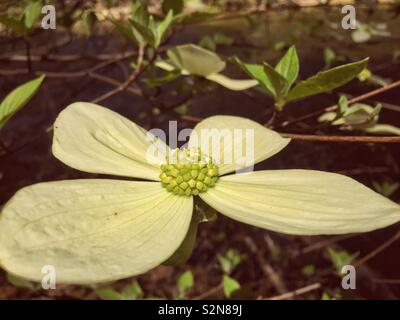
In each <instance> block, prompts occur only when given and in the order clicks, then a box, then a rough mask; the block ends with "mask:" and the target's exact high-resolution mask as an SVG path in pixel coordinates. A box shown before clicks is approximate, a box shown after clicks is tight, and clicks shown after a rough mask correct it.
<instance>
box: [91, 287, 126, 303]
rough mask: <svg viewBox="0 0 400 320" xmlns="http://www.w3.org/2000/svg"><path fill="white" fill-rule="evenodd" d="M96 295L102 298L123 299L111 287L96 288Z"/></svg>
mask: <svg viewBox="0 0 400 320" xmlns="http://www.w3.org/2000/svg"><path fill="white" fill-rule="evenodd" d="M96 294H97V296H98V297H99V298H100V299H102V300H125V299H124V296H123V295H122V294H120V293H119V292H117V291H115V290H114V289H113V288H100V289H97V290H96Z"/></svg>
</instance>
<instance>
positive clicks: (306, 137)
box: [279, 133, 400, 143]
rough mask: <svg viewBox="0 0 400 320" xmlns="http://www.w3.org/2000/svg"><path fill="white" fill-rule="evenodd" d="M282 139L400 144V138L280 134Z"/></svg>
mask: <svg viewBox="0 0 400 320" xmlns="http://www.w3.org/2000/svg"><path fill="white" fill-rule="evenodd" d="M279 134H280V135H281V136H282V137H285V138H291V139H293V140H301V141H321V142H362V143H399V142H400V136H384V137H373V136H323V135H314V134H294V133H279Z"/></svg>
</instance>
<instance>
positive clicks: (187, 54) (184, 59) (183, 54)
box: [167, 44, 225, 77]
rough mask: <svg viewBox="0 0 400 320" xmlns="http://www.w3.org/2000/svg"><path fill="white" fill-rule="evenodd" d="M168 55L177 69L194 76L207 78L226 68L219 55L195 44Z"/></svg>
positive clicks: (177, 49) (181, 47)
mask: <svg viewBox="0 0 400 320" xmlns="http://www.w3.org/2000/svg"><path fill="white" fill-rule="evenodd" d="M167 55H168V57H169V59H170V60H171V62H172V64H173V65H174V66H175V67H176V68H178V69H180V70H182V71H186V72H187V73H189V74H192V75H198V76H203V77H207V76H209V75H211V74H213V73H218V72H220V71H222V70H223V69H224V68H225V62H224V61H222V60H221V58H220V57H218V55H216V54H215V53H214V52H212V51H209V50H206V49H204V48H201V47H199V46H196V45H194V44H186V45H181V46H177V47H175V48H172V49H169V50H168V51H167Z"/></svg>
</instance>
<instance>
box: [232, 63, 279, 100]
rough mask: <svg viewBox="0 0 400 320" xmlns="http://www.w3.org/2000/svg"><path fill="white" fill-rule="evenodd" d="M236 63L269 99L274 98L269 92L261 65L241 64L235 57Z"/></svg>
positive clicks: (268, 85) (267, 82) (268, 84)
mask: <svg viewBox="0 0 400 320" xmlns="http://www.w3.org/2000/svg"><path fill="white" fill-rule="evenodd" d="M235 61H236V63H237V64H238V65H239V66H240V67H241V68H242V69H243V70H244V71H245V72H246V73H247V74H248V75H249V76H250V77H252V78H253V79H255V80H257V81H258V83H259V84H260V86H261V88H262V89H263V90H264V91H265V92H266V93H267V94H268V95H270V96H271V97H273V98H275V94H274V92H273V91H271V89H270V87H271V84H270V81H269V79H268V77H267V74H266V73H265V71H264V66H263V65H262V64H253V63H243V62H242V61H240V59H239V58H237V57H235Z"/></svg>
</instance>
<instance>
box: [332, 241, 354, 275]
mask: <svg viewBox="0 0 400 320" xmlns="http://www.w3.org/2000/svg"><path fill="white" fill-rule="evenodd" d="M328 254H329V258H330V260H331V262H332V264H333V266H334V267H335V269H336V271H337V273H338V274H339V275H341V270H342V267H343V266H345V265H349V264H351V263H352V262H353V261H354V259H355V258H357V257H358V254H359V253H358V252H356V253H354V254H350V253H348V252H347V251H345V250H334V249H332V248H328Z"/></svg>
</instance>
